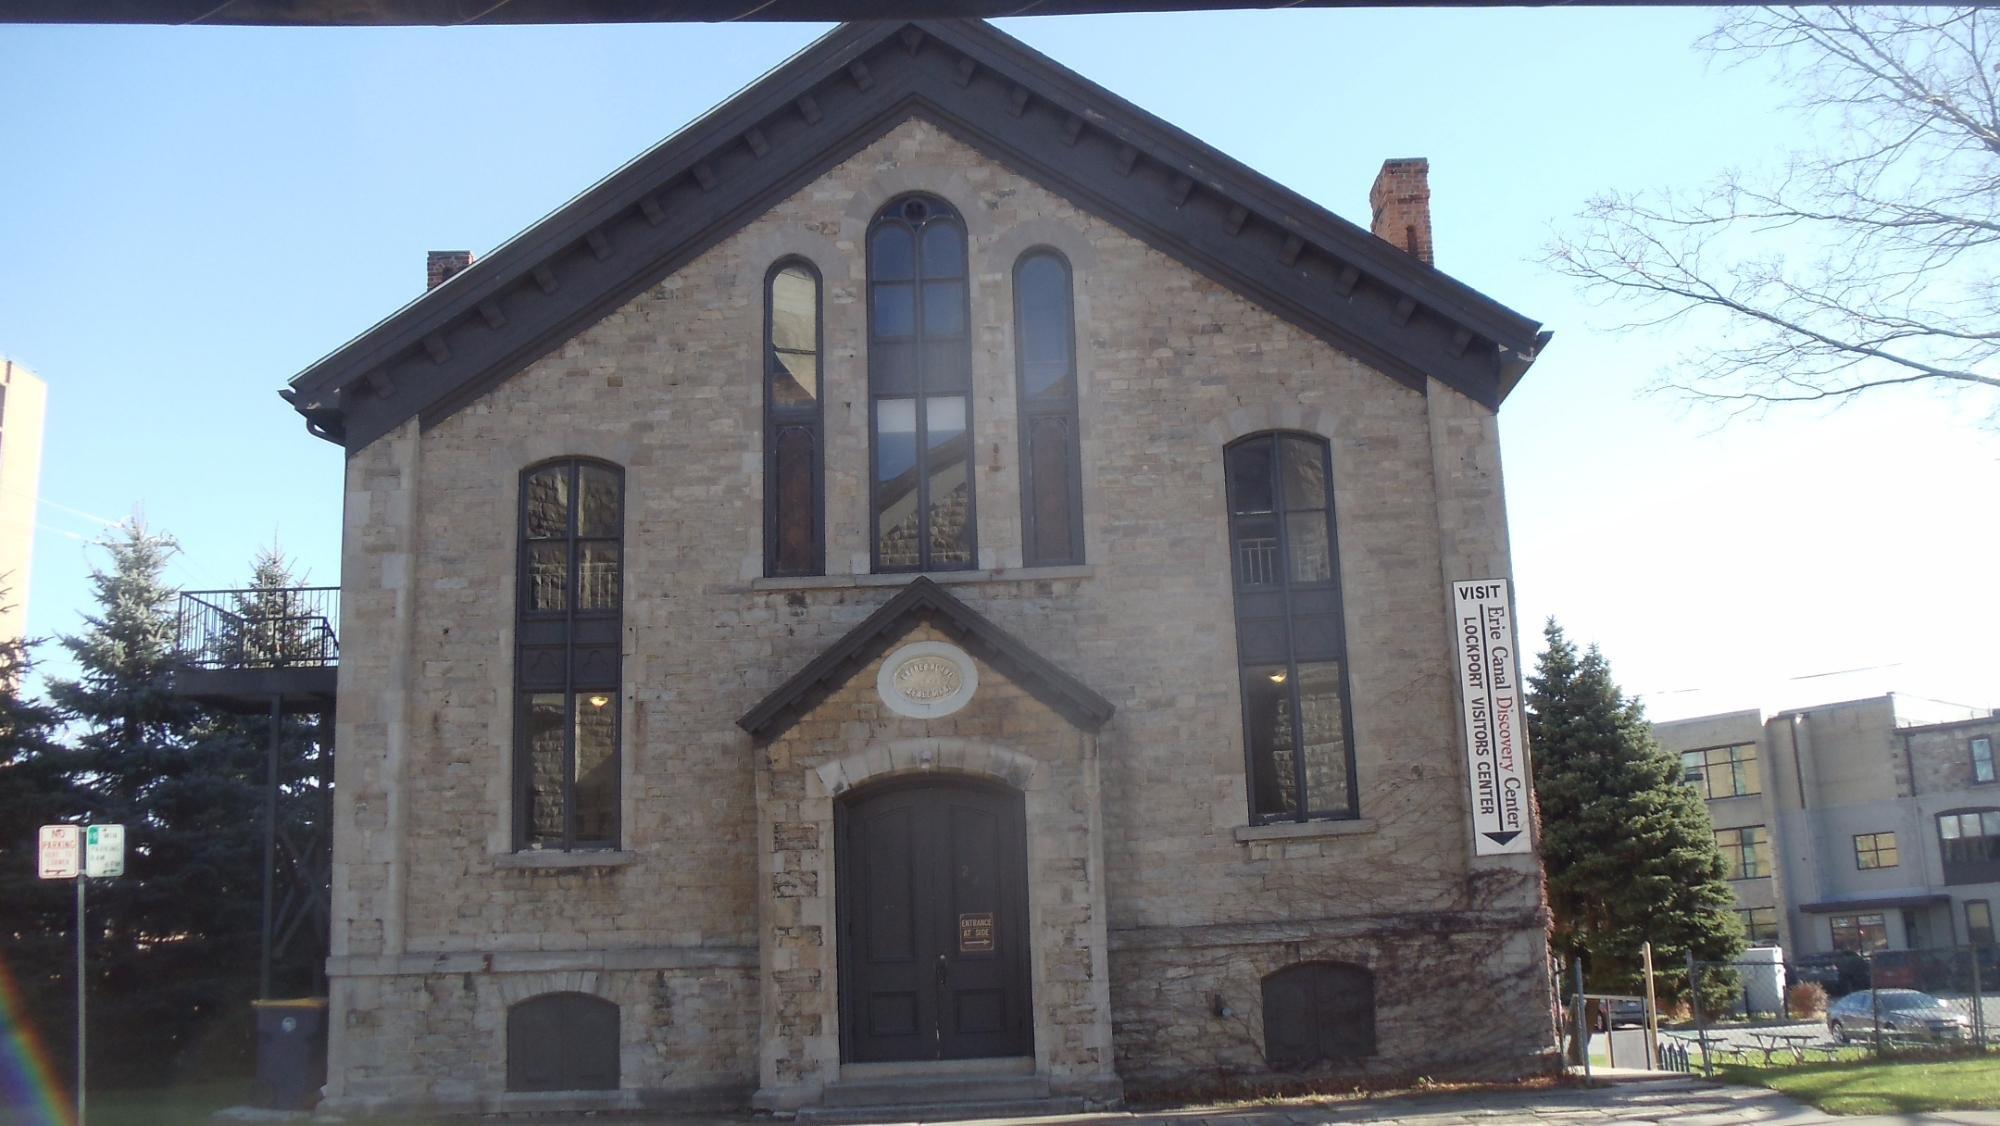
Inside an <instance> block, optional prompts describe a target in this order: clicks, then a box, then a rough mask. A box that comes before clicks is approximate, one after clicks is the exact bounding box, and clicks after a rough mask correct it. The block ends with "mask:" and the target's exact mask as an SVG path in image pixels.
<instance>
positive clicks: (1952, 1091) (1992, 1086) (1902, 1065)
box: [1716, 1056, 2000, 1114]
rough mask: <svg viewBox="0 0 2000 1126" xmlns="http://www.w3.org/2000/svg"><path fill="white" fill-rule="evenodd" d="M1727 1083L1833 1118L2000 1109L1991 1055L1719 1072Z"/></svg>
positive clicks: (1997, 1069)
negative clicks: (1795, 1102)
mask: <svg viewBox="0 0 2000 1126" xmlns="http://www.w3.org/2000/svg"><path fill="white" fill-rule="evenodd" d="M1716 1078H1718V1079H1721V1080H1722V1081H1723V1082H1725V1083H1736V1084H1741V1085H1745V1086H1752V1087H1769V1088H1770V1089H1772V1090H1774V1091H1779V1092H1782V1093H1784V1094H1787V1095H1790V1096H1791V1097H1793V1098H1795V1099H1799V1100H1801V1101H1803V1102H1808V1103H1811V1104H1812V1105H1814V1106H1816V1107H1818V1108H1819V1109H1821V1110H1823V1111H1826V1112H1827V1113H1828V1114H1914V1113H1920V1112H1923V1111H1932V1110H1982V1109H1990V1108H1995V1107H2000V1066H1996V1065H1995V1063H1994V1061H1993V1060H1992V1059H1991V1058H1988V1057H1979V1056H1976V1057H1972V1058H1964V1057H1960V1058H1956V1059H1935V1060H1889V1061H1883V1062H1878V1061H1875V1060H1848V1061H1841V1062H1838V1063H1805V1064H1794V1065H1790V1066H1784V1067H1759V1066H1756V1065H1749V1066H1744V1065H1738V1064H1731V1065H1728V1066H1725V1067H1718V1068H1716Z"/></svg>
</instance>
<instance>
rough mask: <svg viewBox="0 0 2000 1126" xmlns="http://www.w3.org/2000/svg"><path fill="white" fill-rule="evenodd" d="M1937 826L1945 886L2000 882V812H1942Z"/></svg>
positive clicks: (1967, 810) (1993, 810)
mask: <svg viewBox="0 0 2000 1126" xmlns="http://www.w3.org/2000/svg"><path fill="white" fill-rule="evenodd" d="M1937 824H1938V851H1939V852H1940V853H1942V854H1943V857H1944V882H1945V883H1948V884H1983V883H1986V882H1988V881H1991V880H2000V809H1966V810H1953V811H1952V812H1950V813H1940V814H1938V819H1937Z"/></svg>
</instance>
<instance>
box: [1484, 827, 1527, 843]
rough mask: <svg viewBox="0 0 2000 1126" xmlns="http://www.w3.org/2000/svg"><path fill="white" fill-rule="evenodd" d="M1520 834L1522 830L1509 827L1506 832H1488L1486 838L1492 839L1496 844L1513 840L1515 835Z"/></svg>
mask: <svg viewBox="0 0 2000 1126" xmlns="http://www.w3.org/2000/svg"><path fill="white" fill-rule="evenodd" d="M1520 835H1521V830H1519V829H1509V830H1507V831H1506V832H1504V833H1488V834H1486V839H1487V840H1489V841H1492V842H1493V843H1494V844H1506V843H1507V842H1508V841H1511V840H1513V839H1514V838H1515V837H1518V836H1520Z"/></svg>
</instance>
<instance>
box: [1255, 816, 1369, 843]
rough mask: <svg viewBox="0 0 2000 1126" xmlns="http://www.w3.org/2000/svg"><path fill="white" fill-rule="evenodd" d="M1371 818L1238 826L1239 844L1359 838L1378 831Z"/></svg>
mask: <svg viewBox="0 0 2000 1126" xmlns="http://www.w3.org/2000/svg"><path fill="white" fill-rule="evenodd" d="M1376 828H1377V824H1376V822H1375V821H1373V820H1371V819H1369V818H1365V817H1364V818H1359V819H1356V820H1352V821H1284V822H1280V823H1278V824H1275V825H1238V826H1237V827H1236V829H1235V834H1236V839H1237V841H1238V842H1239V843H1243V844H1248V843H1249V842H1251V841H1307V840H1312V839H1314V838H1316V837H1358V836H1361V835H1363V834H1366V833H1372V832H1374V831H1375V830H1376Z"/></svg>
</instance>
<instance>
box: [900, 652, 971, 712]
mask: <svg viewBox="0 0 2000 1126" xmlns="http://www.w3.org/2000/svg"><path fill="white" fill-rule="evenodd" d="M978 689H979V672H978V670H977V669H976V668H975V667H974V666H973V663H972V658H971V656H970V655H968V654H967V653H966V652H965V650H963V649H960V648H959V647H958V646H956V645H949V644H946V643H945V642H942V641H913V642H911V643H910V644H908V645H905V646H903V647H901V648H899V649H897V650H895V651H894V652H892V653H890V654H889V656H888V657H887V658H885V659H884V660H883V662H882V671H881V672H880V673H878V674H877V675H876V677H875V692H876V694H877V695H879V696H880V697H881V698H882V702H883V703H884V704H886V705H888V708H889V710H890V711H892V712H895V713H896V714H897V715H904V716H910V717H912V718H914V719H936V718H938V717H939V716H947V715H950V714H951V713H953V712H955V711H957V710H958V709H960V708H962V707H964V706H965V705H966V704H968V703H970V702H971V701H972V694H973V693H974V692H976V691H978Z"/></svg>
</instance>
